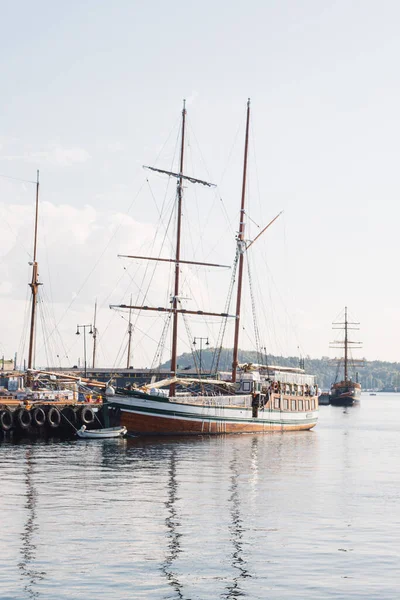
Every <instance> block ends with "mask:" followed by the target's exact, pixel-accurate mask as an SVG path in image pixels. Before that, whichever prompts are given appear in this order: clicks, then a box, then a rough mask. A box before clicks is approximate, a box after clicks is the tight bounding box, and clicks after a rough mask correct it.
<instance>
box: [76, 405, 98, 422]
mask: <svg viewBox="0 0 400 600" xmlns="http://www.w3.org/2000/svg"><path fill="white" fill-rule="evenodd" d="M80 417H81V421H82V423H83V424H84V425H90V424H91V423H93V422H94V419H95V417H94V412H93V410H92V409H91V408H90V406H83V407H82V410H81V415H80Z"/></svg>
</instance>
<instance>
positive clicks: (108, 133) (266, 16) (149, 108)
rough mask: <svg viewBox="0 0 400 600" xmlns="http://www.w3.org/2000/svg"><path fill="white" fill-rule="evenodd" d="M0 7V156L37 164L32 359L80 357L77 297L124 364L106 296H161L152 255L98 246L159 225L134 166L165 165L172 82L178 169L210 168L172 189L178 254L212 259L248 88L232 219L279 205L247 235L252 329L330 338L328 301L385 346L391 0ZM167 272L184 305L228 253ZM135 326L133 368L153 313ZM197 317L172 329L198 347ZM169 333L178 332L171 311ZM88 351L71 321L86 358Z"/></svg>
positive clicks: (17, 166)
mask: <svg viewBox="0 0 400 600" xmlns="http://www.w3.org/2000/svg"><path fill="white" fill-rule="evenodd" d="M0 8H1V18H0V34H1V36H0V40H1V42H0V44H1V63H0V78H1V82H2V85H1V90H2V93H1V97H0V102H1V110H0V119H1V121H0V122H1V130H0V174H1V175H6V176H9V177H14V178H18V179H24V180H34V179H35V177H36V169H40V177H41V190H40V200H41V205H40V226H39V236H40V239H39V256H38V258H39V265H40V279H41V281H42V282H43V284H44V285H43V288H42V289H41V292H42V293H43V294H44V298H45V299H46V302H45V303H43V305H41V308H40V313H42V314H43V317H44V318H43V325H42V319H40V321H39V325H38V329H39V331H38V342H37V354H38V356H37V363H38V364H45V363H46V362H50V363H53V364H54V362H59V363H60V364H62V365H63V366H68V365H70V364H76V363H77V361H78V358H80V360H81V361H82V356H83V342H82V336H81V337H80V338H79V337H78V336H75V329H76V325H77V323H80V324H85V323H91V322H92V320H93V307H94V302H95V299H96V298H97V301H98V320H97V326H98V329H99V332H100V333H99V342H100V343H99V355H98V362H99V364H102V365H104V366H118V365H121V366H123V365H124V362H125V359H124V358H121V357H122V356H123V355H124V348H125V346H126V336H125V335H124V331H125V330H126V326H127V323H126V320H124V318H122V316H121V314H119V313H116V312H114V311H110V309H109V308H108V305H109V304H110V303H114V304H118V303H119V302H125V303H128V302H129V297H130V294H131V293H132V294H133V297H134V299H135V301H138V300H142V298H140V293H139V290H140V289H141V290H142V292H143V290H144V289H147V287H146V286H147V285H150V287H149V292H148V295H147V299H146V302H147V303H148V304H149V305H153V306H164V305H165V302H167V301H168V297H167V296H166V293H165V284H166V283H167V281H168V278H169V277H170V271H169V270H168V269H166V270H164V271H163V270H162V269H160V268H159V269H160V270H158V271H157V275H158V277H157V283H156V281H155V280H154V281H153V282H151V284H150V283H149V281H150V280H149V279H147V280H146V279H145V278H146V276H147V277H148V273H147V275H146V274H145V273H144V266H143V265H141V264H139V263H137V262H133V263H132V262H131V263H129V262H128V261H123V260H121V259H118V258H117V254H118V253H121V252H122V253H143V252H152V253H153V254H154V255H156V253H157V251H158V249H159V247H160V246H159V245H157V244H158V243H159V242H158V241H156V242H155V244H156V245H155V246H153V245H152V244H153V242H154V240H159V239H161V238H162V236H163V235H165V229H163V228H162V226H161V227H160V226H159V224H157V221H158V217H159V210H161V206H162V204H163V202H164V201H165V203H166V205H168V203H169V204H170V203H171V202H172V200H173V195H174V194H173V189H174V187H173V183H172V182H170V184H169V187H168V190H167V192H165V187H164V183H165V179H163V178H162V177H160V176H157V175H155V176H153V175H150V174H149V173H148V172H145V171H143V169H142V165H143V164H150V165H154V164H157V166H159V167H160V168H170V167H171V166H172V165H173V161H172V159H173V157H174V152H176V141H177V136H178V133H179V118H180V111H181V108H182V99H183V98H187V100H188V141H189V147H188V154H187V156H188V162H187V172H190V174H191V175H194V176H197V177H200V178H206V179H207V178H208V179H211V181H213V182H215V183H217V184H218V188H217V189H216V190H215V191H212V190H211V191H210V192H208V191H207V190H203V189H198V188H197V187H196V186H195V187H196V189H195V190H193V189H192V187H191V186H190V185H188V189H187V190H185V202H186V205H185V209H184V221H185V232H186V233H185V236H186V237H184V246H183V251H184V254H185V258H187V259H188V260H191V259H193V258H194V259H195V260H201V259H202V258H203V259H204V260H208V261H210V262H224V263H226V264H230V263H231V262H232V259H233V253H234V239H233V238H234V232H235V230H236V229H237V221H238V209H239V203H240V186H241V160H242V154H243V135H244V124H245V109H246V101H247V98H248V97H251V99H252V126H251V141H250V157H249V162H250V172H249V188H248V197H249V210H248V213H249V217H250V218H251V221H249V228H250V229H248V232H247V233H248V234H249V236H248V237H249V239H251V238H252V237H254V235H256V232H257V227H256V226H255V225H254V223H257V225H259V226H263V225H265V224H266V223H267V222H268V221H269V220H270V219H271V218H272V217H274V216H275V215H276V214H277V213H278V212H279V211H281V210H284V215H283V216H282V217H280V219H279V220H278V221H277V223H276V224H275V225H274V226H273V227H272V228H271V229H270V230H269V231H268V232H266V233H265V234H264V236H263V238H262V239H261V240H260V242H257V244H255V245H254V247H253V248H252V251H253V256H252V261H253V262H254V265H253V267H254V269H253V275H252V276H253V289H254V294H255V300H256V304H257V306H258V309H259V315H258V316H259V323H258V324H259V329H260V341H261V344H262V345H263V346H264V345H265V346H266V347H267V348H268V352H270V353H283V354H296V353H298V352H299V351H300V352H301V353H302V354H308V355H311V356H313V357H320V356H322V355H330V356H334V351H333V350H331V351H330V350H329V342H330V341H331V340H333V339H334V337H335V336H334V333H333V332H332V331H331V322H332V321H333V320H334V319H335V318H336V316H337V315H338V314H339V313H340V311H341V310H342V309H343V307H344V306H345V305H347V306H348V307H349V309H350V314H351V316H352V317H354V318H355V319H356V320H357V321H360V322H361V330H360V332H359V333H358V332H357V333H356V334H355V339H361V340H362V341H363V350H362V351H361V352H359V353H358V356H360V355H361V356H366V357H367V358H368V359H387V360H398V358H399V354H398V343H397V338H398V335H399V331H400V309H399V297H400V287H399V286H400V283H399V281H398V277H397V270H398V269H397V265H398V255H399V234H398V229H399V222H400V219H399V217H400V209H399V196H400V182H399V175H398V174H399V167H398V164H399V159H400V145H399V139H400V117H399V115H400V108H399V107H400V75H399V67H398V62H399V58H400V39H399V36H398V28H399V22H400V4H399V3H398V2H395V1H391V0H386V1H385V0H381V1H380V2H378V1H377V0H362V1H361V0H359V1H356V0H354V1H353V2H348V1H342V0H339V1H336V2H333V1H328V0H326V1H323V0H309V1H306V0H297V1H294V0H286V1H285V0H281V1H280V2H276V1H271V0H263V1H246V2H237V1H236V2H235V1H230V2H227V1H220V2H210V1H209V0H204V1H203V2H190V1H187V0H186V1H185V2H181V1H172V2H168V3H167V2H160V1H157V0H156V1H154V2H151V3H144V2H136V1H134V0H130V1H128V0H114V2H112V3H111V2H105V1H100V0H97V1H95V0H88V1H83V0H80V1H79V2H78V1H77V0H71V1H70V2H68V3H62V2H54V1H41V0H38V1H37V2H34V3H33V2H28V1H18V0H16V1H15V2H12V3H11V2H5V1H1V0H0ZM175 167H176V163H175ZM146 179H148V182H147V181H146ZM189 188H190V189H189ZM34 193H35V190H34V186H33V185H31V184H28V183H21V182H18V181H14V180H13V179H6V178H3V177H0V215H1V222H2V235H1V238H0V256H1V260H0V271H1V282H0V299H1V306H2V311H1V313H2V327H1V334H0V353H4V355H5V356H6V357H11V356H13V355H14V353H15V352H18V353H19V361H20V360H22V357H26V355H27V350H26V331H27V321H26V317H27V300H28V299H29V288H28V285H27V283H28V282H29V280H30V267H29V265H28V261H29V260H30V257H31V255H32V229H33V209H34ZM166 214H167V213H166V212H165V213H163V224H164V225H165V215H166ZM226 215H229V219H228V218H227V216H226ZM189 225H190V226H192V225H194V230H193V229H191V233H189ZM186 227H187V228H186ZM251 227H252V228H253V229H251ZM170 235H171V232H169V233H168V236H167V237H169V236H170ZM171 251H172V250H170V252H171ZM167 254H168V250H167V249H164V250H163V256H167ZM142 281H143V282H145V281H146V283H145V284H144V285H145V287H143V285H142ZM183 284H184V285H183V287H184V290H183V294H186V296H185V297H188V298H189V300H187V301H185V302H186V307H187V308H188V309H190V308H194V307H195V306H199V307H203V306H205V307H207V308H209V309H211V310H215V311H219V310H221V311H223V309H224V304H225V298H226V294H227V290H228V287H229V272H228V271H226V270H225V271H221V273H218V275H216V274H215V273H214V272H211V271H207V272H201V270H197V271H194V270H191V271H190V270H188V269H187V270H186V271H185V273H184V274H183ZM138 294H139V295H138ZM142 295H143V294H142ZM203 301H204V302H203ZM251 322H252V318H251V309H250V300H249V299H248V300H247V301H245V318H244V321H243V323H244V325H245V327H246V331H245V332H244V335H243V336H242V343H241V345H242V347H247V348H251V346H252V343H251V340H250V338H251V331H250V330H251ZM136 325H137V329H136V332H135V341H134V353H133V364H134V365H135V366H146V365H148V366H149V365H150V364H151V361H152V357H153V354H154V351H155V348H156V340H157V339H158V337H159V334H160V332H161V329H162V320H161V318H160V317H157V316H156V317H154V316H147V317H145V319H142V320H141V321H138V322H137V323H136ZM218 325H219V324H218V323H216V324H215V325H214V326H207V327H206V326H205V325H203V324H202V323H200V322H198V321H196V320H195V321H194V322H191V323H190V334H191V335H192V336H206V335H209V336H210V343H211V344H212V345H214V344H215V342H216V337H217V330H218ZM180 333H181V336H180V337H181V343H180V351H186V350H187V349H188V346H187V344H186V345H185V341H184V338H185V336H186V331H185V326H184V325H183V324H182V327H181V330H180ZM43 336H44V338H43ZM43 339H47V340H48V341H47V344H46V346H47V354H46V352H45V346H44V345H43V341H42V340H43ZM225 345H226V346H230V345H231V338H229V336H228V337H227V339H226V340H225ZM298 348H300V350H298ZM90 352H91V341H88V362H90V360H91V359H90V360H89V354H90ZM57 355H58V357H57ZM56 357H57V358H56ZM164 358H165V359H167V358H168V352H167V353H166V355H165V356H164Z"/></svg>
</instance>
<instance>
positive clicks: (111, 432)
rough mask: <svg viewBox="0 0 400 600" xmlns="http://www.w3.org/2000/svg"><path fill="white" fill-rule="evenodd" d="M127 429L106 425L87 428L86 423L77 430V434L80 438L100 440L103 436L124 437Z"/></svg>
mask: <svg viewBox="0 0 400 600" xmlns="http://www.w3.org/2000/svg"><path fill="white" fill-rule="evenodd" d="M126 431H127V430H126V427H104V428H103V429H86V425H82V427H81V428H80V429H78V430H77V432H76V435H77V436H78V437H80V438H87V439H92V440H100V439H103V438H119V437H124V435H125V434H126Z"/></svg>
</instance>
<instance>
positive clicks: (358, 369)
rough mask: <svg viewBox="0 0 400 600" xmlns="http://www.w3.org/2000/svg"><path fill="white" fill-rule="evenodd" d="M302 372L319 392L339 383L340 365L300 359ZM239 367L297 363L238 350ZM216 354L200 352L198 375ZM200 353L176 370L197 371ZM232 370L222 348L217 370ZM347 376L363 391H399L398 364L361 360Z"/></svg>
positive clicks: (228, 350) (328, 360)
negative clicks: (314, 384)
mask: <svg viewBox="0 0 400 600" xmlns="http://www.w3.org/2000/svg"><path fill="white" fill-rule="evenodd" d="M302 361H303V363H302V364H304V368H305V370H306V371H307V372H308V373H310V374H312V375H315V376H316V379H317V383H318V385H319V387H320V388H322V389H326V390H327V389H329V387H330V386H331V384H332V383H333V382H334V381H337V380H340V379H343V362H342V363H341V364H340V365H339V366H338V363H337V362H336V361H334V360H332V359H331V358H329V357H327V356H323V357H322V358H310V357H309V356H307V357H305V358H304V359H302ZM239 363H261V364H264V365H271V366H276V365H281V366H284V367H299V366H300V365H301V361H300V359H299V357H296V356H289V357H285V356H273V355H265V354H262V355H258V354H257V352H252V351H246V350H239ZM215 364H216V350H215V349H214V348H207V349H203V350H202V352H201V368H202V372H209V371H210V369H211V367H212V366H213V370H215ZM169 366H170V363H169V362H167V363H165V364H164V365H162V367H163V368H169ZM199 367H200V353H199V352H197V353H196V354H195V355H193V354H190V353H185V354H181V355H180V356H179V357H178V369H179V370H185V369H199ZM231 368H232V349H231V348H223V349H222V350H221V353H220V357H219V363H218V370H219V371H230V370H231ZM349 376H350V377H351V378H352V379H353V380H356V379H357V380H358V381H359V382H360V383H361V386H362V388H363V389H377V390H383V389H386V390H388V391H390V390H396V389H399V390H400V363H397V362H395V363H392V362H386V361H379V360H374V361H368V360H366V359H365V360H364V361H363V363H362V364H358V365H357V366H352V365H351V363H350V364H349Z"/></svg>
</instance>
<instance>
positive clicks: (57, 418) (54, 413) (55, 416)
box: [47, 406, 61, 429]
mask: <svg viewBox="0 0 400 600" xmlns="http://www.w3.org/2000/svg"><path fill="white" fill-rule="evenodd" d="M47 422H48V424H49V425H50V427H52V428H53V429H56V427H59V425H60V423H61V413H60V411H59V410H58V408H56V407H55V406H51V407H50V408H49V412H48V413H47Z"/></svg>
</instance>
